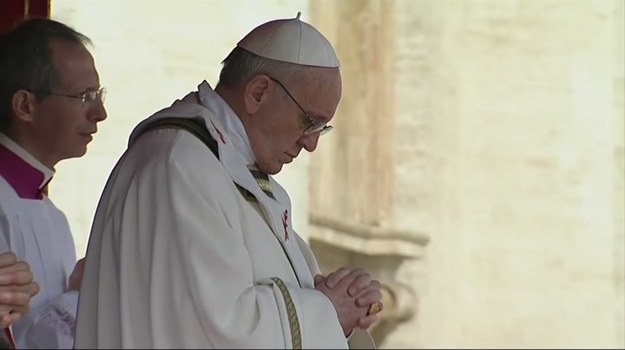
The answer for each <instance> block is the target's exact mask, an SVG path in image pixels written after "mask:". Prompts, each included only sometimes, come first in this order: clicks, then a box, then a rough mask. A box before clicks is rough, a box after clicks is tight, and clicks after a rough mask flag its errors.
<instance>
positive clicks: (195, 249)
mask: <svg viewBox="0 0 625 350" xmlns="http://www.w3.org/2000/svg"><path fill="white" fill-rule="evenodd" d="M209 46H210V45H209ZM209 46H207V49H210V47H209ZM165 83H166V82H165ZM340 97H341V77H340V73H339V62H338V59H337V58H336V56H335V53H334V50H333V48H332V47H331V45H330V43H329V42H328V41H327V40H326V38H325V37H323V35H322V34H321V33H319V32H318V31H317V30H316V29H315V28H313V27H312V26H311V25H309V24H307V23H305V22H303V21H301V20H300V19H299V15H298V16H297V18H290V19H282V20H276V21H271V22H268V23H265V24H263V25H261V26H259V27H257V28H256V29H254V30H252V31H251V32H250V33H249V34H248V35H247V36H246V37H245V38H243V39H242V40H241V41H240V42H239V44H238V45H237V47H235V48H234V50H233V51H231V53H230V54H229V55H228V57H227V58H226V59H225V60H224V62H223V68H222V71H221V74H220V77H219V83H218V84H217V85H216V87H215V89H213V88H211V87H210V86H209V84H208V83H207V82H206V81H204V82H202V83H201V84H199V86H198V90H197V91H194V92H191V93H189V94H188V95H187V96H185V97H184V98H182V99H181V100H178V101H176V102H174V104H173V105H172V106H170V107H168V108H165V109H163V110H161V111H160V112H158V113H156V114H155V115H153V116H151V117H150V118H148V119H146V120H144V121H143V122H142V123H140V124H139V125H138V126H137V127H136V128H135V130H134V131H133V133H132V134H131V136H130V142H129V143H130V145H129V148H128V150H127V151H126V152H125V153H124V155H123V156H122V158H121V159H120V160H119V162H118V163H117V165H116V166H115V168H114V169H113V172H112V174H111V176H110V177H109V180H108V182H107V184H106V187H105V189H104V193H103V194H102V197H101V198H100V203H99V205H98V209H97V212H96V215H95V219H94V223H93V227H92V231H91V234H90V238H89V245H88V249H87V257H86V265H85V276H84V280H83V284H82V287H81V290H80V299H79V305H78V317H77V324H76V343H75V346H76V348H87V349H93V348H117V349H119V348H176V349H178V348H183V349H188V348H217V349H227V348H239V349H242V348H247V349H251V348H266V349H278V348H294V349H300V348H309V349H321V348H330V349H339V348H347V347H348V346H349V347H365V348H372V347H373V346H374V344H373V342H372V341H371V337H370V336H369V334H368V332H366V329H367V328H368V327H370V326H371V325H372V323H373V322H375V320H376V317H377V315H376V313H377V312H379V311H380V310H381V308H382V305H381V303H380V299H381V297H382V295H381V292H380V283H379V282H378V281H377V280H375V279H373V278H372V276H371V275H369V274H368V273H367V272H365V271H363V270H362V269H347V268H341V269H339V270H337V271H335V272H332V273H330V274H328V275H322V274H321V271H319V267H318V265H317V261H316V260H315V257H314V255H313V253H312V251H311V250H310V248H309V247H308V245H307V243H306V242H305V241H304V240H303V239H302V238H300V237H299V236H298V234H297V233H296V232H295V231H294V229H293V226H292V222H291V218H292V215H291V210H292V209H291V203H290V200H289V196H288V194H287V193H286V191H285V190H284V189H283V188H282V187H281V186H280V185H279V184H278V183H277V182H276V181H275V179H274V178H273V177H271V176H270V175H273V174H276V173H278V172H279V171H280V170H281V169H282V167H283V165H285V164H288V163H291V162H292V161H293V160H294V159H295V158H296V157H297V156H298V155H299V153H300V152H301V151H302V150H305V151H307V152H313V151H314V150H315V148H316V147H317V142H318V141H319V140H320V137H321V135H322V134H323V133H326V132H328V131H330V129H331V126H329V125H328V124H327V123H328V122H330V120H331V119H332V118H333V116H334V113H335V111H336V108H337V106H338V103H339V100H340ZM170 118H174V119H170ZM185 129H186V130H185ZM302 185H303V186H305V184H302Z"/></svg>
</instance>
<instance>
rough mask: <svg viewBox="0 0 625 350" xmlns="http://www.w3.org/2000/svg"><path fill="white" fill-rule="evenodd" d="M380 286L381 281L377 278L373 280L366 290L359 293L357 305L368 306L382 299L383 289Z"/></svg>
mask: <svg viewBox="0 0 625 350" xmlns="http://www.w3.org/2000/svg"><path fill="white" fill-rule="evenodd" d="M380 288H381V285H380V282H378V281H377V280H374V281H372V282H371V284H370V285H369V286H368V287H367V288H366V289H365V290H364V291H362V293H361V294H360V295H358V298H356V305H358V306H366V305H371V304H373V303H375V302H376V301H380V300H382V291H381V290H380Z"/></svg>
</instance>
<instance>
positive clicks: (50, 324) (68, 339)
mask: <svg viewBox="0 0 625 350" xmlns="http://www.w3.org/2000/svg"><path fill="white" fill-rule="evenodd" d="M0 231H1V233H2V234H1V235H0V252H5V251H9V250H10V251H13V252H14V253H15V254H16V255H17V256H18V257H19V256H23V255H24V252H23V250H24V249H25V248H24V247H23V246H19V244H18V246H14V247H11V245H10V244H8V242H9V241H11V240H10V239H9V238H10V231H9V223H8V221H7V218H6V217H5V216H0ZM18 241H19V240H18ZM31 268H32V267H31ZM77 303H78V292H75V291H70V292H66V293H64V294H61V295H59V296H57V297H56V298H53V299H51V300H49V301H48V302H47V303H45V304H43V305H41V306H39V307H38V308H36V309H31V310H30V312H29V313H28V314H26V315H22V317H20V319H19V320H18V321H17V322H15V323H14V324H13V325H12V327H11V329H12V331H13V338H14V339H15V343H16V346H17V348H18V349H20V348H21V349H69V348H71V347H72V346H73V344H74V328H75V324H76V306H77Z"/></svg>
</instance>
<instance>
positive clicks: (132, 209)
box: [112, 132, 347, 349]
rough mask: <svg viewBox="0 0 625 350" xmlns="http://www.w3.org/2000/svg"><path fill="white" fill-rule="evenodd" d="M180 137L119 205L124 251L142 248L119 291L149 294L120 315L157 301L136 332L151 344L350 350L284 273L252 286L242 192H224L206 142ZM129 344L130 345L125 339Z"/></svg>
mask: <svg viewBox="0 0 625 350" xmlns="http://www.w3.org/2000/svg"><path fill="white" fill-rule="evenodd" d="M180 133H182V132H180ZM146 137H148V135H146ZM179 137H180V138H181V139H182V140H179V142H174V144H173V145H172V146H171V147H172V148H171V149H170V150H169V154H168V157H167V159H159V160H156V161H155V160H152V161H151V163H150V164H148V165H146V166H145V167H143V168H142V170H141V171H139V172H138V173H137V174H135V175H134V176H133V180H132V182H131V184H130V186H129V189H128V191H125V190H124V191H123V192H124V193H125V194H124V195H123V196H125V197H124V199H123V201H122V202H123V203H122V204H119V203H118V204H117V206H118V208H119V205H121V206H122V207H123V208H124V209H123V214H122V215H121V216H120V217H118V218H115V219H112V220H121V225H122V227H123V229H122V230H120V231H119V232H121V233H120V237H119V239H120V240H121V241H122V242H124V244H125V243H126V242H128V241H129V240H130V241H132V240H136V242H135V243H131V244H126V245H125V246H124V247H121V248H120V251H122V252H123V251H124V250H131V251H132V250H133V249H136V252H134V251H132V252H127V253H128V255H126V253H122V256H121V259H120V260H121V261H120V263H121V264H125V266H127V267H126V268H124V269H122V270H121V271H120V273H121V274H122V275H121V277H120V278H121V283H122V285H123V284H125V282H126V281H129V282H130V283H133V284H134V283H135V282H134V281H139V282H138V283H143V287H144V288H142V290H140V291H136V292H135V291H133V292H132V293H136V295H135V296H134V298H129V299H127V300H133V301H134V302H133V305H130V304H129V305H124V298H123V297H122V305H121V308H122V309H123V310H128V313H130V312H131V310H133V307H134V306H135V305H136V304H134V303H139V302H143V301H144V302H146V303H149V304H150V306H148V309H149V311H148V313H149V314H150V321H149V322H150V324H149V325H140V326H136V327H147V328H149V329H142V330H141V331H140V332H139V333H142V334H144V336H147V337H150V338H151V342H150V343H151V344H147V345H148V346H154V347H166V348H167V347H182V348H195V347H204V348H206V347H211V348H273V349H276V348H293V347H298V346H301V347H303V348H335V349H336V348H346V347H347V342H346V339H345V336H344V335H343V332H342V329H341V327H340V325H339V323H338V317H337V315H336V311H335V310H334V308H333V306H332V304H331V302H330V301H329V299H327V297H326V296H325V295H323V294H322V293H321V292H319V291H317V290H314V289H305V288H300V287H299V286H297V285H291V284H289V283H285V282H284V281H282V280H281V279H280V278H279V277H280V276H271V277H270V278H268V279H264V280H263V281H255V277H254V275H253V269H252V265H251V259H250V256H249V253H248V250H247V247H246V245H245V241H244V239H243V235H242V233H241V232H239V231H237V230H236V229H235V227H236V226H237V224H236V223H235V222H232V221H234V220H237V218H238V217H237V216H236V211H237V210H236V208H237V205H240V204H237V203H238V202H237V201H236V200H235V198H234V197H233V195H238V193H237V192H233V191H232V190H231V189H229V188H224V186H232V184H231V182H230V181H231V180H230V179H229V178H227V177H226V175H225V173H224V172H223V171H222V170H220V169H219V167H220V164H219V162H218V160H217V159H216V158H214V157H211V156H207V155H206V152H210V151H209V150H208V149H207V148H206V146H205V145H204V144H202V143H201V142H199V141H198V140H197V139H195V138H194V137H192V136H190V135H189V136H187V134H186V133H184V136H182V135H179ZM139 158H140V157H139ZM113 201H115V200H113ZM136 218H142V220H140V222H141V224H140V225H137V224H136V222H137V220H136ZM132 237H134V238H132ZM135 255H136V257H135ZM131 256H132V258H131ZM125 259H128V260H125ZM132 259H137V260H138V261H137V262H138V264H137V265H136V267H133V266H132V265H133V264H134V261H133V262H132V263H131V262H130V261H131V260H132ZM126 263H127V264H126ZM135 269H136V270H137V271H139V272H138V273H136V274H133V272H132V271H134V270H135ZM147 271H149V273H148V272H147ZM272 277H275V278H272ZM122 293H124V291H123V290H122ZM293 311H295V314H293V313H292V312H293ZM161 312H162V313H161ZM123 319H124V318H123V317H122V322H124V321H123ZM134 323H136V322H134ZM298 338H299V339H298ZM202 342H204V343H202ZM205 342H209V344H206V343H205ZM126 345H132V344H130V343H125V342H124V341H122V346H126Z"/></svg>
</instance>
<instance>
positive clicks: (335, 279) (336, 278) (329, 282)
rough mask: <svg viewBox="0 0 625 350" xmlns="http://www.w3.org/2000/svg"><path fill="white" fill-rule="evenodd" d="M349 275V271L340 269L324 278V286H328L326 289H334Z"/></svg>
mask: <svg viewBox="0 0 625 350" xmlns="http://www.w3.org/2000/svg"><path fill="white" fill-rule="evenodd" d="M349 273H350V271H349V270H348V269H346V268H344V267H341V268H340V269H338V270H336V271H334V272H332V273H330V274H329V275H328V277H327V278H326V286H328V288H334V287H336V285H338V284H339V282H340V281H341V280H342V279H343V278H345V276H347V275H348V274H349Z"/></svg>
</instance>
